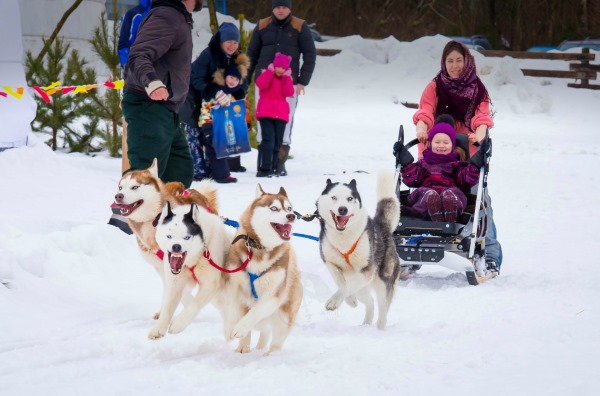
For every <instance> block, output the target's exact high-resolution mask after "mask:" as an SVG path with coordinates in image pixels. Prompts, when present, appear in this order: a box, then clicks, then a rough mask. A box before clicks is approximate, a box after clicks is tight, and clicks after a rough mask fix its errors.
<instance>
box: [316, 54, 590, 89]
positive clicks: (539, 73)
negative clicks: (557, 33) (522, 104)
mask: <svg viewBox="0 0 600 396" xmlns="http://www.w3.org/2000/svg"><path fill="white" fill-rule="evenodd" d="M340 52H341V50H339V49H325V48H318V49H317V55H321V56H334V55H337V54H339V53H340ZM479 52H481V53H482V54H483V55H484V56H490V57H504V56H509V57H511V58H515V59H544V60H561V61H571V63H570V64H569V70H537V69H521V71H522V72H523V74H524V75H526V76H531V77H551V78H573V79H575V80H580V82H579V83H576V82H575V83H569V84H567V85H568V86H569V87H572V88H587V89H600V85H597V84H596V85H594V84H590V80H596V79H597V74H598V72H600V64H598V65H592V64H590V61H594V60H595V59H596V55H595V54H590V50H589V48H582V49H581V53H580V54H576V53H568V54H564V53H553V52H526V51H498V50H480V51H479Z"/></svg>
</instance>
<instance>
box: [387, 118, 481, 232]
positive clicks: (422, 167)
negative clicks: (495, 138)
mask: <svg viewBox="0 0 600 396" xmlns="http://www.w3.org/2000/svg"><path fill="white" fill-rule="evenodd" d="M399 145H401V143H400V142H397V144H396V145H395V146H394V150H395V151H396V150H398V158H399V160H400V164H401V165H402V179H403V181H404V184H405V185H406V186H408V187H416V188H415V189H414V190H413V191H412V192H411V193H410V195H409V196H408V199H407V203H408V207H407V209H408V210H409V211H410V212H411V213H414V214H417V215H419V216H421V217H424V218H430V219H431V220H432V221H436V222H441V221H446V222H451V223H454V222H456V220H457V218H458V216H460V215H461V214H462V212H463V211H464V209H465V206H466V205H467V197H466V195H465V193H464V192H463V191H464V190H466V189H469V188H470V187H472V186H474V185H476V184H477V183H478V181H479V169H480V168H481V166H482V165H483V154H482V153H480V152H477V153H476V154H475V155H474V156H473V158H471V160H470V162H467V161H464V157H465V153H464V151H462V150H461V149H457V147H456V131H455V130H454V119H453V118H452V117H451V116H449V115H442V116H440V117H438V119H437V120H436V123H435V125H434V126H433V127H432V128H431V130H430V131H429V136H428V140H427V148H426V149H425V150H424V151H423V158H422V159H420V160H418V161H417V162H413V161H414V158H413V156H412V155H411V154H410V152H408V150H407V149H406V148H405V147H400V146H399Z"/></svg>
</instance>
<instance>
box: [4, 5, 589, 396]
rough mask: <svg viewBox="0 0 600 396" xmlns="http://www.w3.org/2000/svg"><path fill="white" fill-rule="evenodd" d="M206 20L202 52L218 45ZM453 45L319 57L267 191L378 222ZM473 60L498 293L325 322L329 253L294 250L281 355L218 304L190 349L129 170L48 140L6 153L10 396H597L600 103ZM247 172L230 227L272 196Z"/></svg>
mask: <svg viewBox="0 0 600 396" xmlns="http://www.w3.org/2000/svg"><path fill="white" fill-rule="evenodd" d="M198 18H199V19H198V21H197V24H196V33H198V34H197V35H195V36H196V37H197V38H196V40H197V43H196V48H195V50H194V51H195V53H196V54H197V53H199V52H200V50H201V49H202V48H203V45H205V44H206V42H207V41H208V34H207V33H206V31H207V28H206V25H203V24H202V23H203V22H205V19H204V17H202V16H199V17H198ZM198 36H199V37H198ZM445 42H446V39H445V38H444V37H441V36H436V37H428V38H422V39H419V40H416V41H414V42H398V41H396V40H394V39H393V38H388V39H386V40H380V41H373V40H364V39H362V38H360V37H346V38H340V39H336V40H332V41H328V42H326V43H322V44H320V45H323V46H325V45H326V46H327V47H328V48H340V49H343V51H342V53H341V54H339V55H337V56H334V57H319V59H318V61H317V69H316V71H315V74H314V76H313V80H312V82H311V84H310V85H309V86H308V87H307V89H306V95H305V96H303V97H301V98H300V103H299V107H298V112H297V117H296V121H295V128H294V136H293V144H292V151H291V154H292V155H293V156H294V158H293V159H291V160H290V161H288V166H287V167H288V171H289V176H287V177H285V178H279V179H269V180H260V181H261V183H262V185H263V187H264V188H265V189H266V190H268V191H276V190H278V188H279V186H284V187H285V189H286V190H287V191H288V194H289V196H290V198H291V200H292V203H293V204H294V208H295V210H297V211H299V212H302V213H309V212H312V211H313V210H314V203H315V200H316V198H317V197H318V195H319V194H320V192H321V191H322V189H323V187H324V184H325V180H326V179H327V178H331V179H333V180H335V181H349V180H350V179H352V178H355V179H356V180H357V183H358V187H359V190H360V192H361V196H362V198H363V201H364V203H365V205H366V206H367V208H369V210H370V213H371V214H374V207H375V193H374V190H375V189H374V186H375V179H376V174H377V172H378V171H379V170H380V169H384V168H390V167H393V165H394V159H393V158H392V154H391V151H392V144H393V142H394V140H395V139H396V136H397V131H398V126H399V125H400V124H404V125H405V127H406V131H407V135H408V137H409V138H412V137H414V127H413V126H412V122H411V116H412V114H413V112H414V110H412V109H408V108H405V107H404V106H402V105H401V104H400V102H403V101H409V102H417V101H418V100H419V97H420V94H421V91H422V90H423V88H424V87H425V85H426V84H427V83H428V82H429V81H430V80H431V79H432V78H433V77H434V75H435V74H436V72H437V71H438V69H439V65H440V59H439V58H440V56H441V51H442V48H443V46H444V44H445ZM597 56H598V55H597ZM475 57H476V61H477V65H478V71H479V74H480V76H481V78H482V80H483V82H484V83H485V84H486V86H487V88H488V90H489V92H490V94H491V97H492V101H493V105H494V110H495V111H496V114H495V122H496V127H495V128H494V129H493V130H492V136H493V138H494V157H493V159H492V168H491V173H490V176H489V184H490V193H491V196H492V197H493V200H494V211H495V220H496V225H497V227H498V236H499V239H500V241H501V242H502V245H503V248H504V264H503V267H502V273H501V275H500V277H498V278H496V279H494V280H492V281H490V282H487V283H486V284H483V285H480V286H477V287H473V286H469V285H468V284H467V281H466V277H465V275H464V274H462V273H452V272H449V271H448V270H446V269H444V268H441V267H429V268H424V269H423V270H422V271H420V272H419V273H418V274H417V275H416V276H414V277H413V278H412V279H410V280H408V281H406V282H399V283H398V287H397V291H396V295H395V300H394V303H393V304H392V307H391V310H390V313H389V315H388V327H387V328H386V329H385V330H384V331H379V330H377V329H376V328H375V327H365V326H360V323H361V321H362V316H363V312H364V311H363V309H362V307H359V308H355V309H352V308H350V307H348V306H347V305H343V306H342V307H341V308H340V309H339V310H337V311H335V312H328V311H326V310H325V309H324V304H325V301H326V300H327V299H328V298H329V296H330V295H331V294H332V293H333V291H334V290H335V289H334V285H333V282H332V280H331V277H330V276H329V274H328V273H327V271H326V270H325V267H324V265H323V263H322V262H321V259H320V257H319V250H318V243H316V242H314V241H312V240H308V239H303V238H294V239H293V240H292V244H293V246H294V247H295V249H296V251H297V253H298V256H299V266H300V269H301V271H302V282H303V284H304V289H305V294H304V299H303V302H302V307H301V310H300V314H299V319H298V323H297V325H296V327H295V328H294V330H293V332H292V334H291V335H290V337H289V338H288V340H287V342H286V344H285V345H284V348H283V350H282V351H280V352H277V353H275V354H273V355H271V356H268V357H263V356H262V354H261V353H259V352H256V351H255V352H252V353H250V354H246V355H239V354H236V353H234V352H233V349H234V348H235V343H233V342H231V343H227V342H226V341H225V340H224V338H223V336H222V330H221V328H222V324H221V321H220V317H219V315H218V313H217V312H216V310H215V309H214V308H213V307H212V306H211V307H208V308H206V309H204V310H203V311H201V312H200V314H199V315H198V317H197V318H196V319H195V321H194V322H193V323H192V324H191V325H190V326H189V327H188V328H187V329H186V330H185V331H184V332H183V333H181V334H178V335H171V334H168V335H167V336H166V337H164V338H162V339H160V340H155V341H151V340H149V339H148V338H147V333H148V331H149V330H150V328H151V327H152V326H153V320H152V314H153V313H154V312H155V311H156V310H157V309H158V307H159V305H160V300H161V284H160V281H159V278H158V276H157V275H156V274H155V273H154V272H153V270H152V269H151V268H150V266H149V265H148V264H146V262H145V261H143V259H142V258H141V256H140V254H139V253H138V248H137V246H136V242H135V238H134V237H133V236H128V235H126V234H124V233H122V232H121V231H119V230H118V229H117V228H115V227H111V226H109V225H107V224H106V222H107V220H108V218H109V215H110V209H109V205H110V203H111V202H112V197H113V196H114V194H115V193H116V186H117V182H118V180H119V178H120V166H121V161H120V159H113V158H109V157H107V156H106V155H100V156H97V157H94V158H91V157H86V156H83V155H78V154H65V153H54V152H52V151H50V149H49V148H48V147H46V146H45V145H44V144H43V143H42V139H46V138H47V137H39V136H38V139H37V142H35V140H36V139H32V144H31V145H30V146H29V147H23V148H19V149H11V150H7V151H4V152H0V184H1V185H2V190H1V191H2V193H1V194H0V219H1V221H0V253H1V254H0V257H1V258H0V278H2V279H4V280H6V281H7V282H8V285H7V286H8V287H5V286H2V285H0V317H1V319H0V334H2V337H1V339H0V394H1V395H55V394H60V395H141V394H143V395H246V394H250V393H252V394H259V395H265V396H266V395H282V394H285V395H365V394H370V395H481V394H485V395H528V396H529V395H561V396H563V395H596V394H598V393H599V392H600V375H599V374H600V373H599V371H598V368H597V361H598V359H599V358H600V342H599V340H600V309H599V308H598V304H597V301H599V300H600V288H599V287H598V285H599V284H600V271H599V270H598V266H597V264H598V259H597V258H595V257H596V256H597V252H598V250H599V248H600V245H599V243H598V242H597V241H598V237H597V235H595V234H596V233H597V231H596V227H595V223H596V218H595V216H596V215H598V214H599V211H598V209H597V204H598V202H599V201H598V194H599V187H598V185H599V184H598V183H599V182H600V180H599V179H600V177H599V176H598V173H597V170H598V169H599V166H600V156H599V155H600V140H599V139H598V138H597V136H596V135H597V133H598V130H599V129H598V109H600V91H592V90H577V89H572V88H567V87H566V84H567V81H566V80H558V79H554V80H550V79H534V78H526V77H523V76H522V74H521V73H520V72H519V66H520V64H519V63H518V61H514V60H512V59H508V58H506V59H498V58H484V57H483V56H481V55H480V54H475ZM596 63H597V61H596ZM528 67H529V65H528ZM5 100H7V99H5ZM1 105H2V104H1V103H0V106H1ZM0 123H1V121H0ZM242 162H243V165H245V166H246V167H247V168H248V169H249V171H248V172H246V173H243V174H237V175H236V176H237V177H238V178H239V182H238V183H237V184H232V185H221V186H219V198H220V202H221V208H222V209H221V211H222V213H223V214H224V215H226V216H228V217H230V218H232V219H237V218H238V216H239V215H240V214H241V212H242V211H243V210H244V208H245V207H246V206H247V205H248V204H249V203H250V202H251V200H252V199H253V196H254V191H255V187H256V183H257V181H258V180H257V179H256V178H255V177H254V173H255V169H256V168H255V164H256V151H252V153H249V154H246V155H244V156H243V157H242ZM358 170H360V171H365V172H367V173H363V172H359V173H356V171H358ZM232 231H233V230H232ZM295 231H296V232H301V233H306V234H311V235H318V226H317V224H314V223H304V222H297V224H296V226H295ZM255 338H256V337H255Z"/></svg>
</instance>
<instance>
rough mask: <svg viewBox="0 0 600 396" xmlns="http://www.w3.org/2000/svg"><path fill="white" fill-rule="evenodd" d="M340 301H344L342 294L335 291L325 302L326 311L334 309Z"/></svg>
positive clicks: (338, 305)
mask: <svg viewBox="0 0 600 396" xmlns="http://www.w3.org/2000/svg"><path fill="white" fill-rule="evenodd" d="M342 301H344V299H343V298H342V295H341V294H340V293H335V294H334V295H333V296H331V298H330V299H329V300H328V301H327V303H326V304H325V309H327V310H328V311H335V310H336V309H338V308H339V307H340V305H342Z"/></svg>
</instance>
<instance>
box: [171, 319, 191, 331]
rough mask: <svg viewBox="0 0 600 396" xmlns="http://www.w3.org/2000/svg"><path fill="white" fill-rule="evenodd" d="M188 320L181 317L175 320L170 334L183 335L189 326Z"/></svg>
mask: <svg viewBox="0 0 600 396" xmlns="http://www.w3.org/2000/svg"><path fill="white" fill-rule="evenodd" d="M188 324H189V323H188V321H187V318H185V317H182V316H181V315H179V316H177V317H176V318H175V319H173V322H172V323H171V326H170V327H169V333H171V334H178V333H181V332H182V331H183V330H185V328H186V327H187V326H188Z"/></svg>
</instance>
